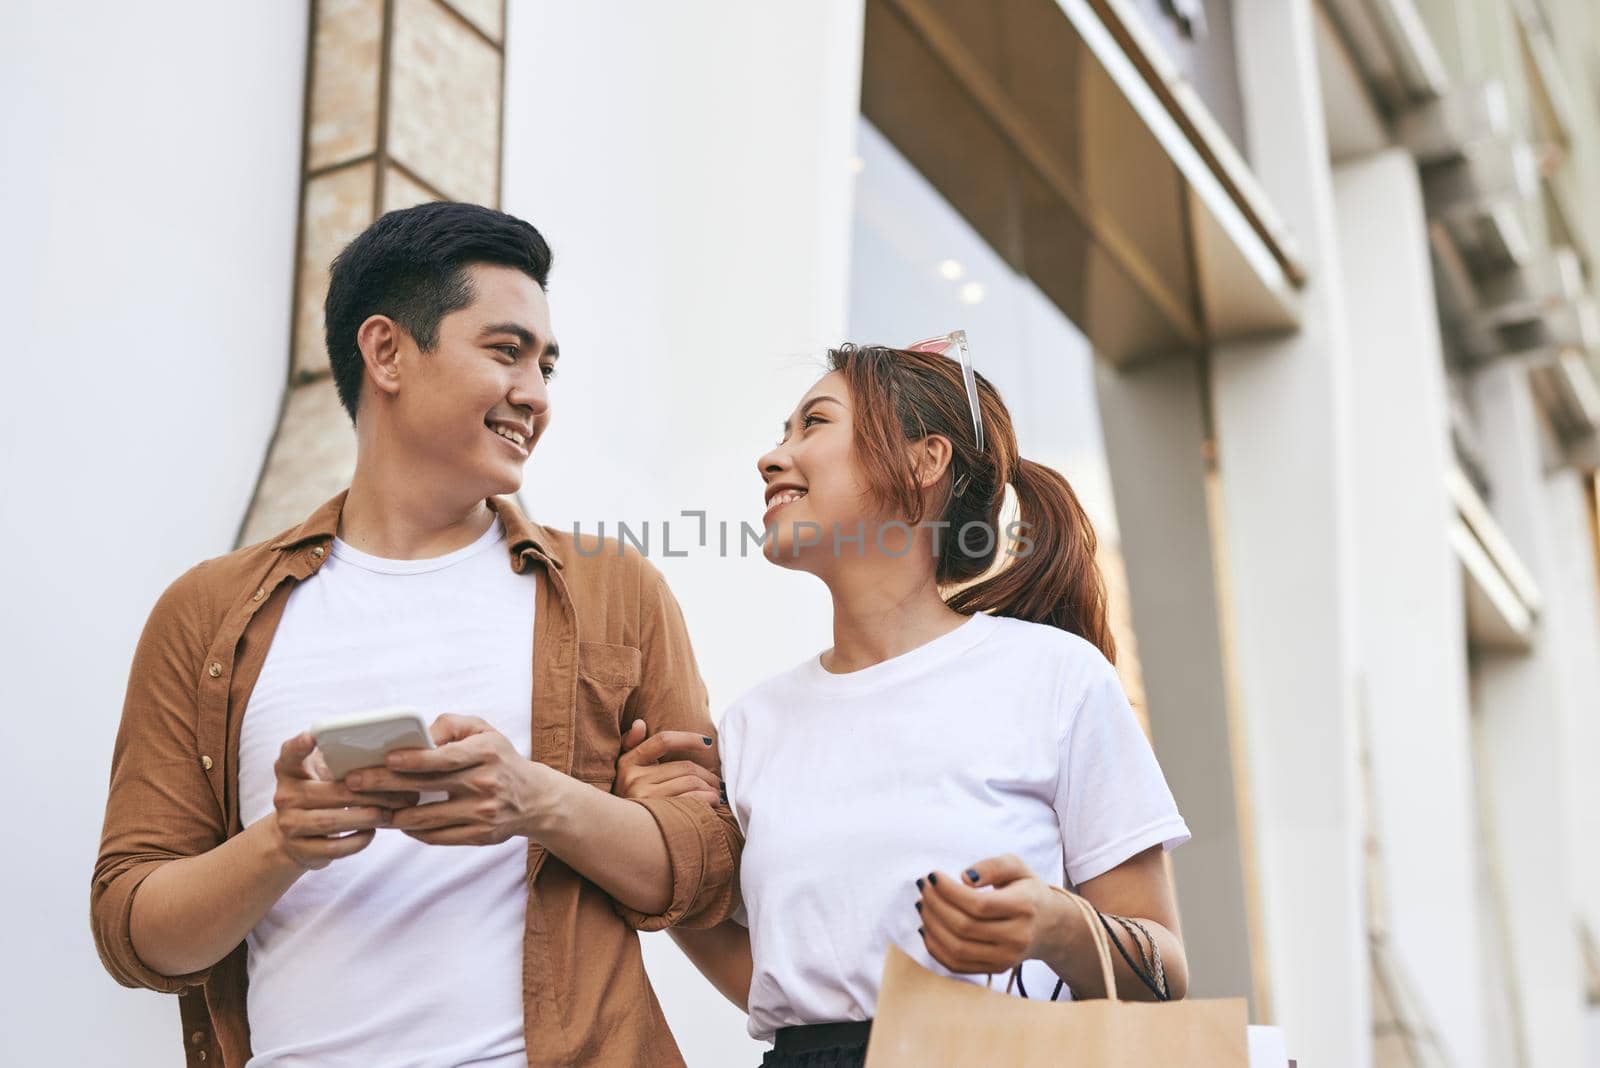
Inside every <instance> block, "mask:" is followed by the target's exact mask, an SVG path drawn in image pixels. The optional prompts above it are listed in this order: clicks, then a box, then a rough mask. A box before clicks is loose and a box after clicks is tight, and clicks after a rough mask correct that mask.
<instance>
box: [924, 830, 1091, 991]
mask: <svg viewBox="0 0 1600 1068" xmlns="http://www.w3.org/2000/svg"><path fill="white" fill-rule="evenodd" d="M983 887H991V888H992V889H987V890H985V889H982V888H983ZM917 888H918V889H919V890H921V891H922V895H921V897H920V898H919V899H918V900H917V905H916V907H917V911H918V912H919V913H921V916H922V929H921V930H922V940H923V943H924V944H925V945H926V946H927V947H928V953H929V954H930V955H932V957H933V959H934V960H936V961H938V962H939V963H940V964H942V965H944V966H945V967H946V968H949V969H950V970H951V971H952V972H961V973H976V972H989V973H997V972H1008V971H1010V970H1011V969H1012V968H1014V967H1016V966H1017V965H1018V964H1020V963H1022V962H1023V961H1025V960H1032V959H1034V958H1054V957H1056V956H1057V955H1059V954H1060V952H1061V949H1062V948H1063V947H1064V946H1066V944H1067V943H1068V942H1069V941H1070V940H1071V936H1072V934H1073V933H1074V930H1073V926H1072V917H1071V916H1068V915H1067V914H1066V912H1065V911H1064V910H1063V909H1061V908H1060V905H1059V903H1060V901H1061V900H1062V899H1061V895H1059V894H1057V893H1055V892H1054V891H1053V890H1051V889H1050V886H1049V884H1048V883H1046V882H1045V881H1044V880H1043V879H1040V878H1039V877H1038V876H1037V875H1035V874H1034V873H1033V872H1032V871H1031V870H1029V868H1028V866H1027V865H1026V864H1024V863H1023V862H1022V861H1021V860H1019V859H1018V858H1017V857H1015V856H1012V855H1010V854H1007V855H1005V856H1001V857H991V858H990V859H988V860H980V861H979V862H978V863H976V864H974V865H973V866H972V867H970V868H968V869H967V870H966V871H964V872H962V873H961V874H960V875H959V876H956V875H949V874H946V873H945V872H930V873H929V874H927V875H924V876H923V877H922V878H920V879H918V880H917ZM1073 915H1076V913H1075V912H1074V913H1073ZM1077 925H1078V927H1081V926H1082V920H1081V918H1080V919H1079V920H1078V924H1077Z"/></svg>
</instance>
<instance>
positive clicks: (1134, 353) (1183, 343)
mask: <svg viewBox="0 0 1600 1068" xmlns="http://www.w3.org/2000/svg"><path fill="white" fill-rule="evenodd" d="M862 70H863V73H862V111H863V113H864V114H865V115H866V117H867V118H868V119H869V120H870V121H871V122H872V123H873V124H874V125H875V126H877V128H878V129H879V130H881V131H882V132H883V133H884V134H885V136H887V137H888V138H889V139H890V140H891V141H892V142H893V143H894V144H895V146H896V148H898V149H899V151H900V152H901V153H902V154H903V155H904V156H906V158H907V159H909V160H910V161H911V162H912V164H913V165H914V166H916V167H917V169H918V170H919V171H921V172H922V174H923V175H924V176H925V177H927V178H928V180H929V181H930V182H931V183H932V184H933V185H934V186H935V188H937V189H938V190H939V192H940V193H941V195H943V196H944V197H945V199H946V200H948V201H949V202H950V203H951V205H952V206H954V207H955V208H956V210H957V211H959V212H960V213H961V214H962V215H963V216H964V217H965V218H966V219H967V221H968V222H969V223H971V224H972V226H973V227H974V228H975V229H976V230H978V232H979V233H981V234H982V235H983V236H984V238H985V239H986V240H987V241H988V242H989V243H990V244H991V245H992V246H993V247H994V248H995V249H996V250H997V251H998V252H999V253H1000V255H1001V256H1003V257H1004V258H1005V259H1006V260H1007V261H1008V262H1009V263H1010V264H1011V265H1012V266H1013V267H1014V268H1015V269H1017V270H1018V271H1020V272H1022V273H1024V274H1026V275H1027V276H1028V277H1029V278H1030V279H1032V280H1033V281H1034V283H1035V284H1036V285H1038V286H1039V288H1040V289H1041V290H1043V291H1044V292H1045V293H1046V294H1047V295H1048V296H1049V297H1050V298H1051V299H1052V300H1053V301H1054V302H1055V303H1056V304H1057V305H1058V306H1059V307H1060V308H1061V309H1062V311H1063V312H1064V313H1065V314H1066V315H1067V316H1068V317H1069V318H1070V319H1072V320H1073V322H1074V323H1075V324H1077V326H1078V327H1079V329H1081V330H1082V331H1083V332H1084V333H1085V334H1086V335H1087V336H1088V338H1089V340H1090V342H1091V343H1092V344H1093V345H1094V347H1095V349H1096V350H1097V351H1098V352H1100V353H1101V354H1102V355H1104V356H1106V357H1107V358H1109V359H1111V360H1113V361H1116V362H1126V361H1131V360H1136V359H1141V358H1146V357H1151V356H1157V355H1168V354H1172V353H1175V352H1184V351H1195V350H1198V349H1200V348H1202V347H1205V346H1207V345H1209V344H1211V343H1213V342H1217V341H1224V340H1233V339H1238V338H1242V337H1247V336H1252V335H1259V334H1265V333H1273V332H1281V331H1287V330H1292V329H1294V328H1295V327H1296V326H1297V324H1298V321H1299V307H1298V304H1299V302H1298V292H1297V290H1298V286H1299V285H1300V284H1301V283H1302V282H1303V280H1304V270H1303V268H1302V267H1301V265H1300V261H1299V258H1298V254H1297V253H1296V251H1295V249H1294V247H1293V244H1292V242H1291V241H1290V240H1289V238H1288V236H1287V234H1286V232H1285V231H1284V228H1283V227H1282V225H1281V223H1280V222H1279V221H1278V218H1277V215H1276V213H1275V212H1274V211H1273V210H1272V208H1271V205H1270V204H1269V203H1268V202H1267V200H1266V198H1265V196H1264V195H1263V194H1262V193H1261V191H1260V189H1259V187H1258V186H1257V184H1256V182H1255V180H1254V177H1253V176H1252V175H1251V174H1250V171H1249V169H1248V168H1247V167H1246V166H1245V165H1244V163H1243V161H1242V160H1241V159H1240V157H1239V156H1238V154H1237V153H1236V152H1235V151H1234V150H1233V148H1232V146H1231V145H1229V144H1228V141H1227V138H1226V137H1225V136H1224V135H1223V134H1222V133H1221V130H1220V128H1219V127H1218V126H1217V124H1216V123H1215V121H1214V120H1212V118H1211V117H1210V115H1209V113H1208V112H1207V111H1206V109H1205V108H1204V106H1203V105H1202V104H1201V103H1200V102H1199V100H1198V98H1197V97H1196V96H1195V95H1194V93H1193V92H1192V91H1191V90H1190V89H1189V87H1188V86H1187V85H1185V84H1184V82H1183V80H1182V78H1181V77H1180V76H1179V75H1178V74H1177V73H1176V71H1175V69H1174V68H1173V67H1172V66H1171V64H1170V63H1169V62H1168V61H1167V60H1166V59H1165V57H1164V56H1163V54H1162V53H1161V50H1160V48H1159V46H1157V45H1156V44H1155V43H1154V41H1153V39H1152V38H1151V37H1150V36H1149V34H1148V32H1147V31H1146V29H1145V28H1144V27H1143V25H1142V23H1141V22H1140V21H1139V18H1138V16H1137V15H1136V14H1134V13H1133V12H1131V10H1129V9H1128V8H1127V6H1126V5H1125V4H1124V3H1122V2H1121V0H1093V2H1091V0H992V2H986V3H982V4H974V3H970V2H968V0H868V3H867V13H866V57H865V61H864V63H863V65H862Z"/></svg>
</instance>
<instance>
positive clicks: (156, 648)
mask: <svg viewBox="0 0 1600 1068" xmlns="http://www.w3.org/2000/svg"><path fill="white" fill-rule="evenodd" d="M550 258H551V257H550V250H549V247H548V246H547V245H546V243H545V241H544V239H543V238H542V237H541V236H540V235H539V233H538V232H537V231H536V230H534V228H533V227H532V226H529V225H528V224H527V223H525V222H522V221H521V220H518V219H514V218H512V217H511V216H508V215H504V214H501V213H500V212H496V211H491V210H488V209H486V208H481V207H475V206H472V205H466V204H449V203H436V204H426V205H423V206H420V207H416V208H411V209H408V210H405V211H398V212H391V213H389V214H387V215H385V216H383V217H382V218H380V219H379V220H378V221H377V222H375V223H373V224H372V226H371V227H369V228H368V229H367V230H366V232H364V233H363V234H361V236H359V237H358V238H356V239H355V241H353V242H352V243H351V244H350V246H349V247H348V248H346V249H345V251H344V252H343V253H342V254H341V255H340V256H339V258H338V259H337V260H335V261H334V265H333V272H332V279H331V282H330V284H329V287H328V297H327V305H326V312H327V343H328V354H329V358H330V361H331V364H332V368H333V377H334V383H335V385H336V387H337V389H338V392H339V397H340V400H341V401H342V403H343V404H344V406H345V408H346V410H347V411H348V412H349V414H350V416H351V419H352V421H353V423H354V425H355V431H356V438H357V458H356V469H355V474H354V476H353V478H352V479H351V483H350V487H349V489H348V490H347V491H346V492H344V493H342V494H340V495H339V496H338V497H336V498H334V499H333V500H331V501H329V502H328V503H327V504H325V505H323V506H322V507H320V508H318V509H317V510H316V511H315V512H314V513H312V514H311V516H310V517H308V518H307V519H306V520H305V521H304V522H303V523H301V524H300V525H299V526H297V527H295V528H293V529H291V530H288V531H286V532H284V533H283V534H281V535H279V536H278V537H275V538H271V539H269V540H267V541H265V542H262V543H260V544H257V545H252V546H249V547H247V548H244V549H240V550H238V551H236V552H233V553H230V554H228V555H226V556H222V557H219V558H216V559H214V560H208V561H206V562H204V563H202V564H200V565H198V566H197V567H195V568H193V569H192V570H190V571H189V572H188V573H187V574H185V575H183V576H182V577H181V578H179V579H178V580H177V581H176V582H175V583H173V585H172V586H171V587H170V588H169V589H168V590H167V591H166V593H165V594H164V595H163V596H162V597H161V599H160V601H159V602H158V603H157V604H156V607H155V609H154V611H153V612H152V613H151V616H150V620H149V622H148V623H147V624H146V627H145V630H144V633H143V636H142V637H141V639H140V642H139V646H138V650H137V652H136V653H135V656H134V662H133V667H132V671H131V674H130V677H129V681H128V694H127V702H126V705H125V707H124V709H123V716H122V725H121V728H120V731H119V733H118V736H117V743H116V748H115V752H114V755H113V759H112V771H111V789H110V797H109V801H108V803H107V807H106V820H105V829H104V834H103V837H102V843H101V849H100V856H99V861H98V863H97V864H96V866H95V873H94V882H93V886H92V895H91V898H92V918H93V927H94V935H95V941H96V945H97V947H98V948H99V951H100V955H101V959H102V960H103V962H104V963H105V966H106V967H107V969H108V970H109V971H110V972H111V974H112V975H113V976H114V977H116V979H117V980H118V981H119V982H122V983H124V984H125V985H129V986H142V987H147V988H150V989H154V990H160V991H167V992H176V993H178V994H180V995H181V996H182V1000H181V1002H180V1007H181V1010H182V1017H183V1025H184V1027H183V1029H184V1044H185V1047H186V1052H187V1054H188V1058H189V1060H188V1063H190V1064H196V1063H201V1062H204V1063H206V1064H208V1065H223V1066H226V1068H237V1066H243V1065H244V1064H245V1062H246V1060H249V1061H250V1064H251V1065H252V1066H266V1065H275V1064H289V1063H293V1064H317V1065H359V1066H362V1068H366V1066H371V1065H380V1064H381V1065H391V1064H415V1065H455V1064H468V1063H470V1064H473V1065H481V1066H493V1068H511V1066H521V1065H524V1064H527V1065H590V1064H594V1065H601V1064H604V1065H641V1066H642V1065H650V1066H656V1065H671V1064H681V1063H682V1059H681V1057H680V1055H679V1053H678V1050H677V1047H676V1045H675V1044H674V1042H673V1040H672V1037H671V1034H670V1033H669V1031H668V1030H667V1027H666V1023H665V1020H664V1019H663V1017H662V1015H661V1011H660V1008H659V1006H658V1004H657V1002H656V999H655V996H654V993H653V992H652V991H651V989H650V984H649V981H648V980H647V978H646V976H645V973H644V968H643V964H642V962H641V959H640V953H639V944H638V936H637V934H636V933H635V929H640V930H654V929H658V928H662V927H667V926H672V925H680V924H681V925H687V926H695V927H699V926H710V925H714V924H717V923H719V922H721V921H722V920H723V919H724V918H726V917H727V916H728V915H729V914H730V913H731V912H732V911H733V909H734V908H735V907H736V905H737V900H736V879H735V869H736V865H737V860H738V855H739V850H740V848H741V846H742V842H741V840H740V838H739V834H738V830H737V828H736V825H735V823H734V821H733V819H732V816H731V814H730V813H729V812H728V809H727V806H726V804H722V803H718V804H716V805H715V806H708V805H706V804H704V803H701V802H700V801H698V800H693V799H685V798H677V799H668V800H650V801H642V802H635V801H627V800H623V799H621V798H619V797H614V796H612V795H611V793H610V792H609V791H610V790H611V788H612V786H613V782H614V766H615V763H616V760H617V757H618V753H619V748H620V735H621V729H620V728H621V724H623V723H632V722H633V720H634V719H635V718H640V719H643V720H645V721H646V723H647V724H648V725H649V727H650V730H651V731H652V733H653V732H654V731H656V730H658V729H668V728H675V729H678V730H690V731H694V732H696V733H698V734H702V735H704V736H705V742H706V744H707V745H710V744H712V737H711V735H712V728H711V723H710V719H709V716H708V712H707V705H706V693H705V688H704V686H703V684H702V683H701V681H700V678H699V675H698V672H697V670H696V667H695V663H694V656H693V653H692V651H691V649H690V646H689V641H688V638H687V635H686V634H685V630H684V624H683V618H682V615H681V613H680V612H679V610H678V607H677V604H676V602H675V601H674V600H673V598H672V595H671V593H670V592H669V591H668V589H667V587H666V585H665V583H664V582H663V581H662V579H661V577H660V575H659V574H658V573H657V572H656V570H655V569H654V568H653V567H651V566H650V565H649V564H648V563H647V562H645V561H644V560H643V559H641V558H640V557H639V556H638V555H636V554H632V555H622V554H620V552H619V551H618V549H617V547H616V546H615V544H609V543H608V544H607V545H606V546H605V551H597V550H598V549H599V544H598V543H596V542H589V541H585V542H581V543H580V542H577V541H576V539H575V538H574V537H573V536H571V535H565V534H562V533H560V532H558V531H555V530H552V529H550V528H547V527H543V526H539V525H537V524H534V523H531V522H529V521H528V520H527V519H526V518H524V517H523V516H522V515H521V514H520V512H519V511H518V510H517V508H516V506H515V504H513V502H512V501H511V500H510V499H509V498H508V497H506V496H504V495H506V494H511V493H514V492H516V490H517V489H518V487H519V486H520V485H521V482H522V469H523V465H524V463H525V462H526V461H527V459H528V457H529V455H530V454H531V452H532V450H533V447H534V445H535V443H537V441H538V440H539V437H540V435H541V434H542V433H543V431H544V429H545V426H546V424H547V422H548V420H549V414H550V394H549V379H550V376H551V375H552V374H553V373H554V370H555V365H556V361H557V358H558V353H559V350H558V347H557V345H556V341H555V337H554V335H553V333H552V331H551V326H550V310H549V304H548V302H547V300H546V293H545V287H546V282H547V279H548V273H549V269H550ZM580 548H581V549H582V550H583V551H578V550H579V549H580ZM530 650H531V655H530ZM390 705H404V706H409V707H412V708H415V709H418V710H419V711H421V712H423V713H424V714H425V716H427V717H428V718H429V719H430V720H431V722H432V726H431V734H432V737H433V740H434V742H435V744H436V745H437V749H435V750H432V751H428V750H421V749H412V750H408V751H406V752H404V753H402V754H397V755H391V757H390V758H389V764H388V766H387V767H382V768H372V769H367V770H364V771H357V772H354V773H352V774H351V775H349V776H347V777H346V779H345V780H343V781H342V782H340V781H330V779H331V776H329V775H328V774H327V772H326V765H325V764H323V763H322V762H321V761H320V754H318V753H317V752H316V751H315V741H314V739H313V738H312V736H311V735H310V734H309V733H308V732H307V728H308V727H309V726H310V725H311V724H312V723H315V722H317V721H319V720H321V719H324V718H327V717H331V716H337V715H342V714H346V713H350V712H360V711H364V710H369V709H376V708H381V707H385V706H390ZM530 708H531V716H530ZM435 717H436V718H435ZM699 774H702V775H703V777H705V778H707V779H708V781H707V783H706V791H705V792H706V793H708V794H714V793H715V791H716V788H717V785H718V784H717V781H716V777H715V776H714V775H711V774H709V773H699ZM424 795H425V796H424ZM434 798H443V799H442V800H437V801H435V800H433V799H434ZM419 801H429V802H430V803H419ZM252 1057H253V1058H254V1059H251V1058H252Z"/></svg>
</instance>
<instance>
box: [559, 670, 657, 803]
mask: <svg viewBox="0 0 1600 1068" xmlns="http://www.w3.org/2000/svg"><path fill="white" fill-rule="evenodd" d="M639 665H640V661H639V650H637V649H635V648H634V647H633V646H631V645H611V644H609V643H607V642H579V643H578V709H577V713H578V714H577V717H576V718H577V731H578V736H577V749H576V752H574V754H573V765H572V774H573V777H574V778H578V779H582V780H584V781H585V782H589V783H593V784H595V785H596V786H600V787H602V788H604V789H606V790H610V789H611V786H612V784H613V783H615V782H616V775H617V755H618V752H619V751H620V750H621V748H622V734H623V730H624V727H623V723H622V716H623V707H624V706H625V705H626V704H627V702H628V695H629V694H631V693H633V690H634V688H635V687H636V686H638V685H639V671H640V666H639Z"/></svg>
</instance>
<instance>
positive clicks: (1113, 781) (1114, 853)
mask: <svg viewBox="0 0 1600 1068" xmlns="http://www.w3.org/2000/svg"><path fill="white" fill-rule="evenodd" d="M1094 655H1095V661H1094V663H1093V664H1092V665H1090V666H1088V667H1087V668H1086V669H1080V670H1079V671H1077V672H1075V673H1069V674H1076V675H1077V678H1078V680H1079V681H1078V683H1077V684H1076V685H1075V686H1068V687H1066V688H1065V692H1064V693H1063V694H1062V695H1061V700H1062V703H1063V705H1064V706H1066V707H1067V709H1068V716H1067V720H1066V723H1065V726H1064V734H1063V736H1062V742H1061V777H1060V780H1059V782H1058V783H1057V786H1056V798H1055V808H1056V818H1057V819H1058V820H1060V823H1061V841H1062V843H1063V845H1064V847H1065V852H1066V868H1067V878H1068V879H1070V880H1071V881H1072V884H1073V885H1074V886H1081V885H1082V884H1083V883H1085V882H1087V881H1088V880H1090V879H1093V878H1094V877H1095V876H1097V875H1104V874H1105V873H1106V872H1108V871H1110V870H1111V869H1112V868H1115V867H1116V866H1117V865H1118V864H1121V863H1122V862H1123V861H1125V860H1127V859H1129V858H1130V857H1133V856H1135V855H1136V854H1139V853H1142V852H1144V851H1145V850H1146V849H1149V848H1150V847H1152V846H1156V845H1159V846H1162V847H1164V848H1166V849H1173V848H1176V847H1177V846H1180V845H1182V844H1183V843H1184V842H1187V841H1188V840H1189V828H1188V826H1187V825H1185V824H1184V822H1183V817H1182V816H1181V815H1179V813H1178V805H1177V802H1175V801H1174V800H1173V799H1172V791H1171V789H1170V788H1168V786H1167V780H1166V776H1165V775H1163V774H1162V773H1161V765H1160V764H1158V763H1157V762H1156V755H1155V753H1154V751H1153V750H1152V749H1151V748H1150V742H1149V741H1148V740H1147V739H1146V738H1145V736H1144V731H1143V730H1141V729H1140V727H1139V721H1138V720H1137V719H1135V718H1134V715H1133V709H1132V708H1131V707H1129V705H1128V698H1127V695H1126V694H1125V693H1123V690H1122V683H1121V681H1120V680H1119V679H1118V678H1117V673H1116V669H1115V668H1113V667H1112V666H1111V664H1110V662H1108V661H1107V660H1106V659H1105V658H1104V657H1101V656H1099V654H1098V653H1095V654H1094Z"/></svg>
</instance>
